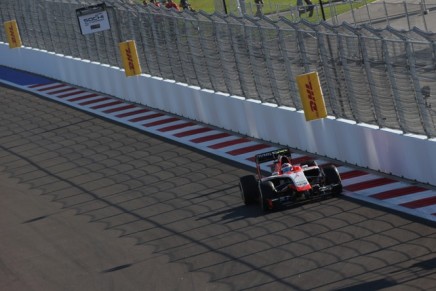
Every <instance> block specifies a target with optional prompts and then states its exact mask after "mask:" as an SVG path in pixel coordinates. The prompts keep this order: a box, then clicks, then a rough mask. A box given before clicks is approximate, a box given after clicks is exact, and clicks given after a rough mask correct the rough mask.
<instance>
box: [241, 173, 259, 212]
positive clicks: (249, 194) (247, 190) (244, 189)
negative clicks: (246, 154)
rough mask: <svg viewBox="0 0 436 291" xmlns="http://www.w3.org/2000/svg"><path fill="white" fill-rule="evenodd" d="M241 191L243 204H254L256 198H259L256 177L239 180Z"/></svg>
mask: <svg viewBox="0 0 436 291" xmlns="http://www.w3.org/2000/svg"><path fill="white" fill-rule="evenodd" d="M239 189H240V191H241V199H242V202H244V204H245V205H249V204H253V203H254V202H255V201H256V198H257V197H259V187H258V185H257V179H256V176H254V175H248V176H244V177H241V178H240V179H239Z"/></svg>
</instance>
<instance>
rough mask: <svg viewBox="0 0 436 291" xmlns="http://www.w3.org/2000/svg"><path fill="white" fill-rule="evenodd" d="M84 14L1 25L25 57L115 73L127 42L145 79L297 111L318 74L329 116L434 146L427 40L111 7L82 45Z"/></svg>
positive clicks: (30, 6) (41, 15) (21, 13)
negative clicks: (28, 51)
mask: <svg viewBox="0 0 436 291" xmlns="http://www.w3.org/2000/svg"><path fill="white" fill-rule="evenodd" d="M106 3H107V4H109V1H106ZM86 4H95V2H88V3H84V2H83V1H75V2H74V1H59V0H2V1H1V2H0V5H1V9H0V19H1V21H2V22H5V21H8V20H11V19H16V20H17V22H18V25H19V28H20V33H21V37H22V41H23V44H24V45H25V46H27V47H33V48H38V49H42V50H47V51H50V52H56V53H59V54H64V55H68V56H73V57H77V58H81V59H87V60H92V61H94V62H100V63H102V64H109V65H112V66H117V67H122V64H121V58H120V54H119V51H118V43H119V42H121V41H125V40H130V39H133V40H135V41H136V45H137V48H138V54H139V58H140V63H141V66H142V69H143V72H144V73H147V74H150V75H153V76H158V77H162V78H164V79H171V80H175V81H177V82H182V83H187V84H190V85H194V86H198V87H201V88H207V89H212V90H214V91H217V92H225V93H228V94H231V95H238V96H243V97H245V98H249V99H256V100H260V101H262V102H268V103H275V104H278V105H280V106H290V107H294V108H296V109H298V110H300V109H302V104H301V100H300V97H299V93H298V89H297V84H296V81H295V77H296V76H297V75H299V74H302V73H306V72H309V71H317V72H318V73H319V76H320V79H321V84H322V88H323V94H324V98H325V103H326V106H327V111H328V114H330V115H333V116H335V117H337V118H344V119H349V120H354V121H356V122H359V123H367V124H372V125H377V126H379V127H382V128H390V129H397V130H401V131H403V132H404V133H413V134H420V135H424V136H427V137H429V138H432V137H436V126H435V120H436V111H435V110H434V109H435V107H434V106H436V105H434V104H435V103H436V102H435V101H436V100H435V97H434V96H433V95H434V94H432V92H436V82H435V80H436V69H435V68H436V46H435V40H436V35H435V34H433V33H428V32H424V31H422V30H420V29H416V28H415V29H413V30H411V31H398V30H395V29H393V28H392V27H388V28H386V29H383V30H378V29H375V28H372V27H370V26H367V25H363V26H355V25H352V24H342V25H340V26H332V25H330V24H329V23H328V22H322V23H320V24H313V23H310V22H307V21H304V20H303V21H300V22H293V21H291V20H289V19H286V18H280V19H278V20H276V21H275V20H271V19H269V18H266V17H265V18H255V17H250V16H247V15H245V16H244V17H237V16H234V15H222V14H219V13H215V14H212V15H209V14H207V13H204V12H198V13H191V12H176V11H172V10H167V9H165V8H154V7H152V6H148V7H143V6H141V5H129V4H116V3H112V4H111V5H109V6H108V13H109V18H110V23H111V26H112V29H111V30H107V31H104V32H99V33H94V34H90V35H82V34H81V33H80V29H79V25H78V21H77V18H76V15H75V10H76V9H77V8H81V7H83V6H84V5H86ZM0 41H3V42H6V36H5V32H4V31H3V30H2V31H1V33H0ZM0 58H1V56H0ZM432 105H433V107H432Z"/></svg>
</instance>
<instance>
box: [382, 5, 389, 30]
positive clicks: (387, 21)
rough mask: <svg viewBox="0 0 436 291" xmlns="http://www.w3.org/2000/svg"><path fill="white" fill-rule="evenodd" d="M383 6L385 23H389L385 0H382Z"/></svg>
mask: <svg viewBox="0 0 436 291" xmlns="http://www.w3.org/2000/svg"><path fill="white" fill-rule="evenodd" d="M383 7H384V8H385V15H386V23H387V25H389V14H388V8H387V7H386V1H383Z"/></svg>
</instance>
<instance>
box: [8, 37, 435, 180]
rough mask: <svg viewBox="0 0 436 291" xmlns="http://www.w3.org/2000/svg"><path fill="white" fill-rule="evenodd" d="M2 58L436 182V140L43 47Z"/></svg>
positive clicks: (163, 107)
mask: <svg viewBox="0 0 436 291" xmlns="http://www.w3.org/2000/svg"><path fill="white" fill-rule="evenodd" d="M0 65H4V66H8V67H11V68H16V69H20V70H24V71H28V72H32V73H36V74H39V75H43V76H46V77H50V78H53V79H56V80H60V81H63V82H66V83H70V84H73V85H77V86H80V87H84V88H88V89H91V90H95V91H98V92H102V93H105V94H108V95H113V96H116V97H119V98H122V99H125V100H128V101H131V102H135V103H140V104H143V105H147V106H150V107H152V108H156V109H160V110H163V111H166V112H170V113H174V114H177V115H180V116H184V117H187V118H189V119H193V120H197V121H201V122H203V123H206V124H211V125H213V126H216V127H219V128H223V129H227V130H230V131H233V132H237V133H241V134H243V135H247V136H250V137H254V138H259V139H262V140H265V141H270V142H273V143H278V144H282V145H286V146H289V147H291V148H296V149H300V150H303V151H307V152H310V153H315V154H318V155H322V156H325V157H328V158H332V159H337V160H339V161H343V162H347V163H350V164H353V165H357V166H361V167H365V168H369V169H372V170H376V171H380V172H382V173H387V174H393V175H396V176H399V177H404V178H407V179H412V180H416V181H418V182H422V183H428V184H431V185H436V140H434V139H433V140H429V139H427V138H425V137H421V136H411V135H403V134H401V133H399V132H395V131H391V130H384V129H379V128H377V127H374V126H370V125H363V124H356V123H355V122H352V121H348V120H339V119H335V118H333V117H328V118H325V119H322V120H316V121H311V122H306V121H305V118H304V113H303V112H302V111H296V110H295V109H293V108H288V107H277V106H276V105H274V104H265V103H263V104H261V103H260V102H259V101H256V100H246V99H245V98H242V97H238V96H229V95H227V94H222V93H216V92H213V91H210V90H202V89H200V88H197V87H192V86H188V85H186V84H180V83H176V82H174V81H171V80H163V79H161V78H156V77H152V76H149V75H144V74H143V75H140V76H136V77H129V78H127V77H125V75H124V71H123V70H120V69H119V68H115V67H110V66H108V65H102V64H99V63H94V62H89V61H86V60H80V59H75V58H71V57H66V56H62V55H57V54H54V53H49V52H46V51H41V50H36V49H31V48H20V49H9V48H8V46H7V44H4V43H0Z"/></svg>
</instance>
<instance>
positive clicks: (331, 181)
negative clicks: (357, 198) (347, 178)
mask: <svg viewBox="0 0 436 291" xmlns="http://www.w3.org/2000/svg"><path fill="white" fill-rule="evenodd" d="M322 170H323V171H324V175H325V180H326V184H327V185H332V186H333V195H340V194H341V193H342V180H341V176H340V175H339V172H338V169H337V168H336V167H335V166H334V165H328V166H325V167H323V169H322Z"/></svg>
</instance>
